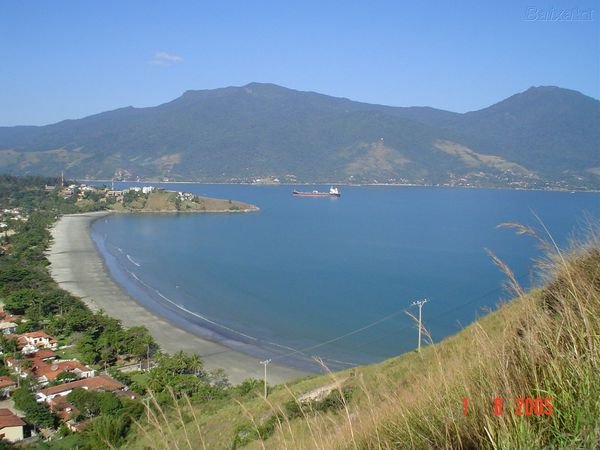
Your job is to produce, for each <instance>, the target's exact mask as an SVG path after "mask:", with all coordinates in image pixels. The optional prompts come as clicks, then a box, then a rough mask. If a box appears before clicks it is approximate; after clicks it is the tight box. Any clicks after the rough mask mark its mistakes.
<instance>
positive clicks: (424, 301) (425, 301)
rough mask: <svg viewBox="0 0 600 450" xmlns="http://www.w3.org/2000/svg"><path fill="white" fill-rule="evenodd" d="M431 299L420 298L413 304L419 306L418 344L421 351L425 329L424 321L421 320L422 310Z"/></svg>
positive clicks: (418, 350)
mask: <svg viewBox="0 0 600 450" xmlns="http://www.w3.org/2000/svg"><path fill="white" fill-rule="evenodd" d="M428 301H429V300H427V299H424V300H418V301H416V302H412V306H415V305H417V306H418V307H419V343H418V346H417V352H418V353H420V352H421V330H422V329H423V322H422V321H421V310H422V309H423V305H424V304H425V303H427V302H428Z"/></svg>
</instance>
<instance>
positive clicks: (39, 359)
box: [4, 348, 56, 377]
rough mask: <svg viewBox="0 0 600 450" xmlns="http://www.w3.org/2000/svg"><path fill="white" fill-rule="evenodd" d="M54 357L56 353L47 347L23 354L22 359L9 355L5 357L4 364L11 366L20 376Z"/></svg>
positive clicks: (24, 375)
mask: <svg viewBox="0 0 600 450" xmlns="http://www.w3.org/2000/svg"><path fill="white" fill-rule="evenodd" d="M53 359H56V353H54V352H53V351H52V350H49V349H45V348H43V349H41V350H38V351H37V352H35V353H30V354H27V355H24V358H22V359H16V358H14V357H13V356H9V357H7V358H6V359H5V361H4V362H5V363H6V366H7V367H9V368H12V369H13V370H14V371H15V372H16V373H17V374H18V375H20V376H21V377H26V376H27V375H29V374H31V373H32V368H33V367H35V366H39V365H41V364H44V363H47V362H48V361H52V360H53Z"/></svg>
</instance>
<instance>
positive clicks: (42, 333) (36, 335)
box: [21, 330, 56, 340]
mask: <svg viewBox="0 0 600 450" xmlns="http://www.w3.org/2000/svg"><path fill="white" fill-rule="evenodd" d="M21 336H22V337H31V338H48V339H50V340H56V339H54V337H53V336H50V335H49V334H48V333H46V332H45V331H41V330H39V331H30V332H29V333H23V334H21Z"/></svg>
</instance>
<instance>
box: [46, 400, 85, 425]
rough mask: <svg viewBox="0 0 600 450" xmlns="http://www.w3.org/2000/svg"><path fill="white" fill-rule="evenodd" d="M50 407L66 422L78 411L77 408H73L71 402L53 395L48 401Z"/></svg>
mask: <svg viewBox="0 0 600 450" xmlns="http://www.w3.org/2000/svg"><path fill="white" fill-rule="evenodd" d="M48 404H49V405H50V407H52V409H53V410H54V412H56V414H58V416H59V417H60V418H61V419H62V421H63V422H66V421H67V420H69V419H70V418H71V417H73V416H74V415H76V414H77V413H78V411H79V410H78V409H77V408H75V407H74V406H73V405H72V404H71V403H69V402H68V401H67V399H66V398H65V397H61V396H58V397H54V398H53V399H52V400H50V401H49V402H48Z"/></svg>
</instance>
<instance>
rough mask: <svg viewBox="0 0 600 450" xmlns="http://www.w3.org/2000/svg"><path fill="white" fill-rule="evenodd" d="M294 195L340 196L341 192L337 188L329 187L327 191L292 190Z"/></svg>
mask: <svg viewBox="0 0 600 450" xmlns="http://www.w3.org/2000/svg"><path fill="white" fill-rule="evenodd" d="M292 195H293V196H294V197H340V196H341V195H342V194H341V193H340V191H339V190H338V188H335V187H333V186H332V187H331V188H329V192H319V191H312V192H302V191H294V192H292Z"/></svg>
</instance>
